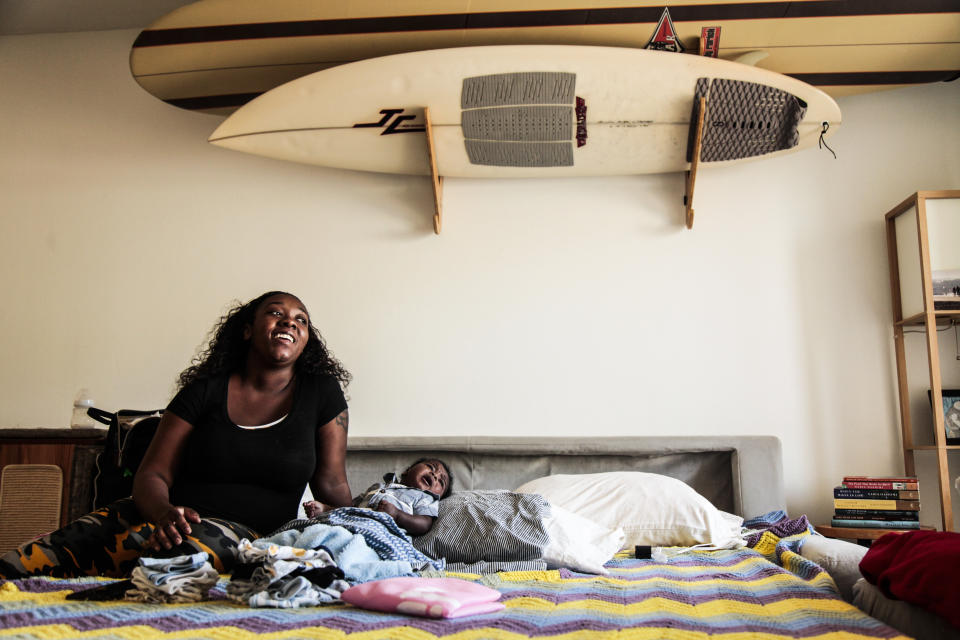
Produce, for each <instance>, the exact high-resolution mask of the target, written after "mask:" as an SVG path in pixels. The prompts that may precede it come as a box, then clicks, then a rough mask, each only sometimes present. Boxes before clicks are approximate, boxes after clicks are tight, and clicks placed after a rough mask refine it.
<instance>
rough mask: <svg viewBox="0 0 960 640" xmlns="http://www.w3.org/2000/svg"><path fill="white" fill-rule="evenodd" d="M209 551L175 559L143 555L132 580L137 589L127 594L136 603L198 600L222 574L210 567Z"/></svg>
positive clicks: (126, 597) (204, 595) (125, 596)
mask: <svg viewBox="0 0 960 640" xmlns="http://www.w3.org/2000/svg"><path fill="white" fill-rule="evenodd" d="M208 557H209V556H208V555H207V553H206V552H203V551H201V552H198V553H194V554H192V555H186V556H177V557H176V558H140V564H139V566H137V567H136V568H134V570H133V574H132V576H131V581H132V582H133V586H134V587H135V588H133V589H130V590H128V591H127V592H126V593H125V594H124V598H125V599H126V600H133V601H136V602H151V603H157V604H160V603H164V602H199V601H200V600H203V599H204V598H206V596H207V592H208V591H209V590H210V587H212V586H213V585H215V584H216V583H217V580H218V579H219V577H220V575H219V574H218V573H217V570H216V569H214V568H213V567H212V566H210V563H209V562H208V561H207V559H208Z"/></svg>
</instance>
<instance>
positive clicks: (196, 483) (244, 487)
mask: <svg viewBox="0 0 960 640" xmlns="http://www.w3.org/2000/svg"><path fill="white" fill-rule="evenodd" d="M228 380H229V376H228V375H224V376H218V377H215V378H211V379H209V380H199V381H197V382H194V383H192V384H190V385H188V386H187V387H185V388H183V389H181V390H180V392H179V393H177V395H176V396H175V397H174V398H173V400H171V401H170V405H169V406H168V407H167V411H170V412H172V413H173V414H175V415H177V416H178V417H180V418H182V419H183V420H186V421H187V422H189V423H190V424H191V425H193V431H192V432H191V434H190V439H189V440H188V442H187V445H186V447H185V450H184V453H183V459H182V460H181V462H180V467H179V469H178V470H177V473H176V476H175V479H174V482H173V486H172V487H171V490H170V500H171V502H172V503H173V504H175V505H182V506H187V507H192V508H194V509H196V510H197V512H198V513H199V514H200V516H201V517H208V516H213V517H219V518H225V519H227V520H233V521H234V522H238V523H241V524H244V525H246V526H248V527H251V528H252V529H254V530H255V531H257V532H258V533H259V534H261V535H265V534H268V533H270V532H271V531H273V530H274V529H277V528H278V527H280V526H281V525H282V524H283V523H285V522H287V521H288V520H291V519H293V518H296V516H297V510H298V509H299V504H300V498H301V496H302V495H303V491H304V488H305V487H306V485H307V482H308V481H309V480H310V478H311V477H312V476H313V472H314V470H315V468H316V464H317V428H318V427H320V426H322V425H324V424H326V423H328V422H330V421H331V420H333V419H334V418H335V417H337V416H338V415H339V414H340V413H341V412H342V411H343V410H344V409H346V408H347V402H346V400H345V399H344V397H343V391H342V390H341V389H340V385H339V383H338V382H337V380H336V379H335V378H333V377H331V376H312V375H303V374H299V375H298V376H297V379H296V382H295V384H296V385H297V386H296V388H295V389H294V392H293V405H292V407H291V409H290V413H289V414H287V416H286V417H285V418H284V419H283V420H282V421H280V422H279V423H277V424H274V425H272V426H269V427H262V428H254V429H243V428H241V427H239V426H237V425H236V424H234V423H233V421H231V420H230V417H229V416H228V415H227V382H228Z"/></svg>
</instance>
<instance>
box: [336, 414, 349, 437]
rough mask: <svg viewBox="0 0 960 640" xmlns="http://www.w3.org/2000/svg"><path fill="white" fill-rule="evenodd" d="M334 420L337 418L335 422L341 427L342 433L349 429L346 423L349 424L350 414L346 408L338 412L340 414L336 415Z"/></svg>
mask: <svg viewBox="0 0 960 640" xmlns="http://www.w3.org/2000/svg"><path fill="white" fill-rule="evenodd" d="M336 420H337V424H338V425H340V426H341V427H343V431H344V433H346V432H347V431H349V429H348V425H349V424H350V416H349V414H348V413H347V410H346V409H344V410H343V411H341V412H340V415H338V416H337V418H336Z"/></svg>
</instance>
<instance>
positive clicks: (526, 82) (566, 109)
mask: <svg viewBox="0 0 960 640" xmlns="http://www.w3.org/2000/svg"><path fill="white" fill-rule="evenodd" d="M576 82H577V76H576V74H574V73H566V72H550V71H529V72H520V73H497V74H493V75H487V76H474V77H471V78H464V80H463V86H462V88H461V92H460V108H461V109H462V111H461V114H460V126H461V128H462V129H463V137H464V145H465V147H466V151H467V157H468V158H469V159H470V162H471V163H472V164H480V165H489V166H496V167H571V166H573V149H574V144H577V146H582V145H583V144H584V143H585V142H586V132H585V129H584V132H583V139H582V140H581V139H580V136H579V135H575V134H577V133H578V131H579V130H580V128H579V127H578V126H575V123H577V122H578V118H580V119H582V115H578V109H577V103H578V100H577V97H576ZM581 102H582V101H581ZM581 113H585V107H584V109H582V110H581Z"/></svg>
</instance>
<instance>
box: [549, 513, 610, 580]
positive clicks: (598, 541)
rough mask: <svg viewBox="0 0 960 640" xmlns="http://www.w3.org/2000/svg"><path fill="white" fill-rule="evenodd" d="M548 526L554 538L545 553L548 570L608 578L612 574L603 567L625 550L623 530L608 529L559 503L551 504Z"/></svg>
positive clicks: (551, 537)
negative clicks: (561, 570)
mask: <svg viewBox="0 0 960 640" xmlns="http://www.w3.org/2000/svg"><path fill="white" fill-rule="evenodd" d="M544 526H545V528H546V530H547V533H548V534H549V535H550V542H549V544H547V548H546V549H544V552H543V559H544V560H545V561H546V563H547V568H548V569H559V568H560V567H568V568H570V569H573V570H574V571H580V572H583V573H598V574H601V575H607V574H608V573H610V572H609V571H607V570H606V569H604V568H603V565H604V563H606V562H607V561H608V560H610V559H611V558H612V557H613V556H614V554H616V553H617V551H619V550H620V549H621V547H623V541H624V539H625V536H624V534H623V529H620V528H616V529H608V528H607V527H604V526H601V525H599V524H597V523H595V522H592V521H590V520H587V519H586V518H584V517H583V516H580V515H577V514H576V513H574V512H573V511H567V510H566V509H564V508H563V507H559V506H557V505H555V504H551V505H550V517H549V518H547V519H546V520H544Z"/></svg>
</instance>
